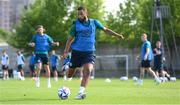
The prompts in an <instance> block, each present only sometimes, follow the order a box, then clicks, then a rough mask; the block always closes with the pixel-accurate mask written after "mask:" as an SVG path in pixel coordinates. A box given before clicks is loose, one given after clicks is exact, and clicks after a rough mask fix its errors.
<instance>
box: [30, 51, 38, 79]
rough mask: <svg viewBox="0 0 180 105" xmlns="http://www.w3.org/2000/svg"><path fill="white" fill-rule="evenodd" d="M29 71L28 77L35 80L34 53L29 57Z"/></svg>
mask: <svg viewBox="0 0 180 105" xmlns="http://www.w3.org/2000/svg"><path fill="white" fill-rule="evenodd" d="M29 69H30V76H32V77H33V79H35V77H36V71H35V54H34V52H32V53H31V56H30V58H29Z"/></svg>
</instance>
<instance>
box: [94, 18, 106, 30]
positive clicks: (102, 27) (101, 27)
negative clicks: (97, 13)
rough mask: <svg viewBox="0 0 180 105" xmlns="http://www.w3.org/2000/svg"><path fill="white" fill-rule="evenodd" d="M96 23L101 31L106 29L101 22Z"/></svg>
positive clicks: (95, 21)
mask: <svg viewBox="0 0 180 105" xmlns="http://www.w3.org/2000/svg"><path fill="white" fill-rule="evenodd" d="M94 23H95V25H96V28H98V29H101V30H103V29H104V26H103V25H102V23H101V22H100V21H98V20H94Z"/></svg>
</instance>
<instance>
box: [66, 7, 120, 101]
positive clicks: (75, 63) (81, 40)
mask: <svg viewBox="0 0 180 105" xmlns="http://www.w3.org/2000/svg"><path fill="white" fill-rule="evenodd" d="M77 15H78V19H76V21H75V22H74V23H73V25H72V26H71V30H70V35H69V38H68V40H67V42H66V47H65V49H64V56H65V57H66V56H67V54H68V52H69V50H70V48H71V49H72V56H71V60H70V69H69V70H68V75H67V76H68V78H71V77H72V76H73V74H74V72H75V69H76V68H77V67H82V68H83V78H82V81H81V85H80V89H79V92H78V94H77V97H76V99H84V98H85V96H86V95H85V88H86V86H87V84H88V82H89V78H90V74H91V71H92V70H93V64H94V62H95V54H94V52H95V45H94V44H95V34H96V29H100V30H103V31H104V32H105V33H107V34H109V35H112V36H116V37H118V38H120V39H123V36H122V35H120V34H118V33H116V32H114V31H112V30H110V29H108V28H106V27H104V26H103V25H102V24H101V23H100V22H99V21H98V20H96V19H90V18H88V15H87V10H86V8H84V7H79V8H78V10H77Z"/></svg>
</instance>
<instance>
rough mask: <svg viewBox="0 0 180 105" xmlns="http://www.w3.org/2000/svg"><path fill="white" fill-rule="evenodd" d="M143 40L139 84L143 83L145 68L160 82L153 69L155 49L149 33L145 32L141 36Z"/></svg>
mask: <svg viewBox="0 0 180 105" xmlns="http://www.w3.org/2000/svg"><path fill="white" fill-rule="evenodd" d="M141 40H142V42H143V44H142V46H141V69H140V79H139V80H138V81H137V83H138V85H142V84H143V80H142V79H143V77H144V70H147V72H149V73H150V74H151V75H152V76H153V77H154V78H155V81H156V83H157V84H160V83H161V81H160V79H159V78H158V77H157V75H156V74H155V72H154V71H153V70H152V69H151V64H150V63H151V61H152V60H153V51H152V48H151V43H150V42H149V41H148V40H147V35H146V34H145V33H144V34H142V36H141Z"/></svg>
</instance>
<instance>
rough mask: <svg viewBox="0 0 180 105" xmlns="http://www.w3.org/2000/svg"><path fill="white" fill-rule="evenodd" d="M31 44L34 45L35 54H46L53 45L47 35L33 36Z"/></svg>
mask: <svg viewBox="0 0 180 105" xmlns="http://www.w3.org/2000/svg"><path fill="white" fill-rule="evenodd" d="M31 42H34V43H35V54H48V50H49V48H50V45H51V44H52V43H53V40H52V38H51V37H50V36H48V35H47V34H44V35H40V34H36V35H34V36H33V38H32V40H31Z"/></svg>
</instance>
